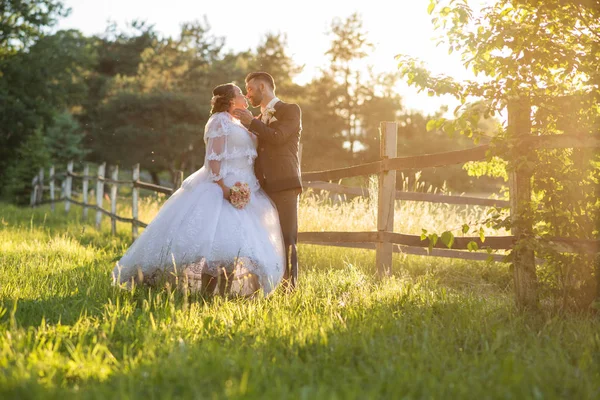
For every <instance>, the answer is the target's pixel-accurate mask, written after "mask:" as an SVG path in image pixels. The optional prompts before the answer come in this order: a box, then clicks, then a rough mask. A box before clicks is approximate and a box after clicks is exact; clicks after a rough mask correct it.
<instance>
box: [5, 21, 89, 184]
mask: <svg viewBox="0 0 600 400" xmlns="http://www.w3.org/2000/svg"><path fill="white" fill-rule="evenodd" d="M92 53H93V52H92V49H91V48H90V46H89V40H88V39H87V38H85V37H84V36H83V35H81V33H79V32H78V31H59V32H57V33H56V34H54V35H50V36H45V37H43V38H41V39H39V40H38V41H37V42H36V43H35V44H33V45H32V46H30V48H29V49H28V50H27V51H21V52H19V53H16V54H13V55H11V56H8V57H3V58H1V59H0V70H1V71H2V77H1V78H0V98H1V99H2V101H1V102H0V182H2V181H3V179H4V174H3V171H4V169H5V168H6V167H7V165H9V164H10V163H11V160H12V159H13V158H14V157H15V156H16V154H17V153H16V149H18V148H20V146H21V144H22V143H24V142H25V141H26V140H27V138H28V136H29V135H32V134H33V133H34V132H36V131H37V130H40V129H41V134H42V135H44V134H45V129H46V128H47V127H49V126H51V125H52V123H53V119H54V116H55V114H56V113H57V112H58V111H59V110H65V109H69V108H70V107H74V106H77V105H78V104H80V103H81V102H82V101H83V99H85V98H86V92H87V84H86V79H85V78H86V74H87V70H88V68H89V66H90V65H91V63H92V61H93V54H92Z"/></svg>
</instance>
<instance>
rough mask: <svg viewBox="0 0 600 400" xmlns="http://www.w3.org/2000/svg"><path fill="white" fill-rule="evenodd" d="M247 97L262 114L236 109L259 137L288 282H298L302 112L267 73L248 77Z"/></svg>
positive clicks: (259, 163) (261, 170) (263, 178)
mask: <svg viewBox="0 0 600 400" xmlns="http://www.w3.org/2000/svg"><path fill="white" fill-rule="evenodd" d="M246 92H247V93H246V98H247V99H248V100H249V101H250V104H252V106H253V107H258V106H260V110H261V113H260V115H259V116H258V117H257V118H254V116H253V115H252V113H251V112H250V111H248V110H245V109H236V110H234V116H235V117H236V118H238V119H239V120H240V121H241V122H242V124H244V126H246V128H248V130H250V131H251V132H252V133H254V134H255V135H256V136H257V137H258V158H257V159H256V162H255V164H254V169H255V171H256V176H257V177H258V180H259V182H260V184H261V186H262V188H263V189H264V191H265V192H266V193H267V195H269V197H270V198H271V200H273V203H275V206H276V207H277V211H278V213H279V221H280V223H281V231H282V233H283V241H284V244H285V256H286V260H285V262H286V267H285V270H284V275H283V279H284V285H289V286H291V288H295V287H296V285H297V284H298V255H297V251H296V242H297V239H298V198H299V196H300V193H301V192H302V179H301V178H300V163H299V161H298V148H299V145H300V132H301V131H302V121H301V119H302V112H301V111H300V107H299V106H298V105H297V104H288V103H284V102H283V101H281V100H279V99H278V98H277V97H276V96H275V81H274V80H273V77H272V76H271V75H269V74H268V73H266V72H252V73H250V74H248V76H247V77H246Z"/></svg>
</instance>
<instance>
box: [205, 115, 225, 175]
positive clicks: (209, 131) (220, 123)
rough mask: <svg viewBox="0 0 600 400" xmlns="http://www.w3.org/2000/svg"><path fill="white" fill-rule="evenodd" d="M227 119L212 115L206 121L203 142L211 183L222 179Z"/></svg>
mask: <svg viewBox="0 0 600 400" xmlns="http://www.w3.org/2000/svg"><path fill="white" fill-rule="evenodd" d="M226 118H227V117H226V116H225V117H224V116H223V115H220V114H214V115H213V116H211V118H210V119H209V120H208V123H207V124H206V128H205V130H204V141H205V143H206V160H207V164H208V168H209V172H210V177H211V179H212V180H213V181H215V182H216V181H219V180H221V179H223V176H222V175H221V162H222V161H223V159H224V158H225V154H226V153H227V136H228V135H229V127H228V122H229V121H227V119H226Z"/></svg>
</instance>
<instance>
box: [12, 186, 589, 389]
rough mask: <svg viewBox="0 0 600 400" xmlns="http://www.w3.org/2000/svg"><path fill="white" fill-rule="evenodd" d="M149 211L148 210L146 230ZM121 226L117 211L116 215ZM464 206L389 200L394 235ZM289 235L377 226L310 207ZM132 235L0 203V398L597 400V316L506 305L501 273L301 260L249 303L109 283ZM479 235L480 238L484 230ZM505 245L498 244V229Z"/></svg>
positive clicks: (342, 208)
mask: <svg viewBox="0 0 600 400" xmlns="http://www.w3.org/2000/svg"><path fill="white" fill-rule="evenodd" d="M160 201H161V200H160V199H158V200H157V199H156V198H151V197H149V198H147V199H145V200H144V202H143V207H142V210H141V213H140V217H141V219H142V220H144V221H149V220H150V219H151V218H152V216H153V215H154V214H155V213H156V211H157V210H158V208H159V206H160ZM120 209H121V211H122V212H123V213H125V212H127V205H126V204H121V205H120ZM483 218H485V209H482V208H478V207H458V206H443V205H435V204H424V203H411V202H403V203H398V204H397V205H396V223H395V230H396V231H401V232H404V233H412V234H420V233H421V229H422V228H425V229H428V230H438V231H442V230H446V229H460V227H461V226H462V224H464V223H469V222H472V221H478V220H481V219H483ZM299 220H300V230H301V231H318V230H339V231H342V230H347V231H358V230H373V229H375V211H374V208H373V207H372V204H371V203H370V202H369V201H368V200H364V199H354V200H352V201H347V202H342V203H336V202H332V201H330V200H328V199H325V198H322V197H319V196H314V195H310V194H307V195H305V196H303V198H302V202H301V208H300V215H299ZM130 229H131V228H130V227H129V226H128V225H125V224H118V234H117V236H111V235H110V225H109V222H108V221H107V220H106V219H105V220H104V222H103V225H102V227H101V229H100V230H96V229H95V228H94V225H93V213H90V216H89V217H88V219H87V220H83V218H82V216H81V210H80V209H79V208H78V207H74V208H72V210H71V212H70V213H69V214H68V215H65V213H64V210H62V207H61V206H60V205H59V206H57V210H56V211H55V212H50V207H49V206H43V207H39V208H35V209H31V208H20V207H16V206H13V205H8V204H1V203H0V398H2V399H46V398H50V399H52V398H60V399H65V398H82V399H88V398H90V399H116V398H123V399H138V398H139V399H142V398H143V399H177V398H211V399H212V398H228V399H229V398H231V399H242V398H243V399H265V398H273V399H286V398H290V399H291V398H293V399H377V398H382V399H383V398H385V399H399V398H404V399H422V398H428V399H437V398H444V399H445V398H453V399H456V398H482V399H509V398H534V399H553V398H569V399H571V398H573V399H574V398H576V399H593V398H599V397H600V320H599V319H598V317H597V316H593V315H589V314H556V313H553V312H552V311H550V310H544V309H542V310H541V311H539V312H537V313H527V312H519V311H517V310H516V309H515V307H514V300H513V297H512V287H511V279H512V278H511V273H510V270H509V265H508V264H504V263H485V262H476V261H465V260H452V259H444V258H436V257H420V256H408V255H402V254H396V255H394V266H393V275H392V277H390V278H389V279H384V280H378V279H377V278H376V276H375V268H374V261H375V253H374V252H373V251H370V250H358V249H357V250H354V249H347V248H333V247H323V246H314V245H301V246H300V247H299V257H300V267H301V276H300V279H301V286H300V288H299V289H298V290H296V291H295V292H293V293H291V294H285V293H282V292H276V293H275V294H274V295H272V296H270V297H268V298H262V299H254V300H247V299H239V298H234V299H223V298H220V297H214V298H213V297H211V298H203V297H200V296H198V295H196V294H191V293H182V292H180V291H175V290H170V289H169V288H163V289H156V288H147V287H137V288H136V289H135V290H134V291H133V292H131V291H124V290H121V289H118V288H115V287H113V286H112V285H111V281H110V271H111V270H112V267H113V265H114V263H115V261H116V260H118V259H119V258H120V256H121V255H122V254H123V252H124V251H125V250H126V248H127V247H128V245H129V244H130V240H131V239H130V234H131V233H130ZM488 233H489V234H492V232H488ZM498 234H501V233H498Z"/></svg>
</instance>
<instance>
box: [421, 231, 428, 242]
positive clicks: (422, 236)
mask: <svg viewBox="0 0 600 400" xmlns="http://www.w3.org/2000/svg"><path fill="white" fill-rule="evenodd" d="M425 239H427V230H425V229H421V240H425Z"/></svg>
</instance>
